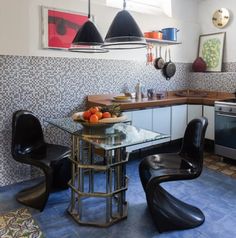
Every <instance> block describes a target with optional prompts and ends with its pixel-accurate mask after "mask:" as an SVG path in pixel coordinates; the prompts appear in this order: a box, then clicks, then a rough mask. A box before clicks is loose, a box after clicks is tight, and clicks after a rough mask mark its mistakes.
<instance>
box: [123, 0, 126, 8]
mask: <svg viewBox="0 0 236 238" xmlns="http://www.w3.org/2000/svg"><path fill="white" fill-rule="evenodd" d="M123 9H124V10H125V9H126V0H124V3H123Z"/></svg>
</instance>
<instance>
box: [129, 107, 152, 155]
mask: <svg viewBox="0 0 236 238" xmlns="http://www.w3.org/2000/svg"><path fill="white" fill-rule="evenodd" d="M125 114H126V115H127V117H128V118H131V119H132V125H133V126H136V127H138V128H143V129H146V130H150V131H152V109H144V110H137V111H130V112H125ZM151 145H153V142H150V143H149V142H147V143H144V144H140V145H134V146H130V147H127V151H128V152H131V151H133V150H138V149H141V148H144V147H148V146H151Z"/></svg>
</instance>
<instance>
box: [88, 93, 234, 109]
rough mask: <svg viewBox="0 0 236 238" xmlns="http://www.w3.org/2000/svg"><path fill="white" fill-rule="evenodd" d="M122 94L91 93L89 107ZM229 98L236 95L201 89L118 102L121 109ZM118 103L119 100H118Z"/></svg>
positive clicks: (111, 101) (103, 104) (106, 103)
mask: <svg viewBox="0 0 236 238" xmlns="http://www.w3.org/2000/svg"><path fill="white" fill-rule="evenodd" d="M184 91H186V92H188V93H186V96H176V95H175V94H176V93H177V92H184ZM204 93H205V94H207V96H201V94H204ZM117 95H121V94H101V95H89V96H88V98H87V99H88V107H91V106H94V105H99V106H107V105H111V104H112V103H115V102H113V100H112V99H113V97H114V96H117ZM229 98H235V95H234V94H232V93H227V92H214V91H200V90H180V91H169V92H166V97H165V98H163V99H147V98H143V99H142V100H136V99H132V100H131V101H130V102H122V103H120V102H119V103H118V104H120V105H121V110H132V109H144V108H153V107H159V106H171V105H178V104H203V105H211V106H212V105H214V102H215V101H218V100H224V99H229ZM116 103H117V102H116Z"/></svg>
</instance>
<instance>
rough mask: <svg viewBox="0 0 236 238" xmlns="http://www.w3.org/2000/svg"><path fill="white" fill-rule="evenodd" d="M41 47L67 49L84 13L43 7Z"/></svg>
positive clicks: (82, 19)
mask: <svg viewBox="0 0 236 238" xmlns="http://www.w3.org/2000/svg"><path fill="white" fill-rule="evenodd" d="M42 15H43V47H44V48H56V49H68V48H69V47H70V46H71V43H72V41H73V39H74V37H75V35H76V33H77V31H78V30H79V28H80V27H81V26H82V25H83V24H84V23H85V22H86V21H87V20H88V17H87V16H86V15H83V14H81V13H74V12H68V11H62V10H58V9H50V8H46V7H43V8H42Z"/></svg>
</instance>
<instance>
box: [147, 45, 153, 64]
mask: <svg viewBox="0 0 236 238" xmlns="http://www.w3.org/2000/svg"><path fill="white" fill-rule="evenodd" d="M152 48H153V45H151V44H149V45H148V46H147V64H152V62H153V53H152Z"/></svg>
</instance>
